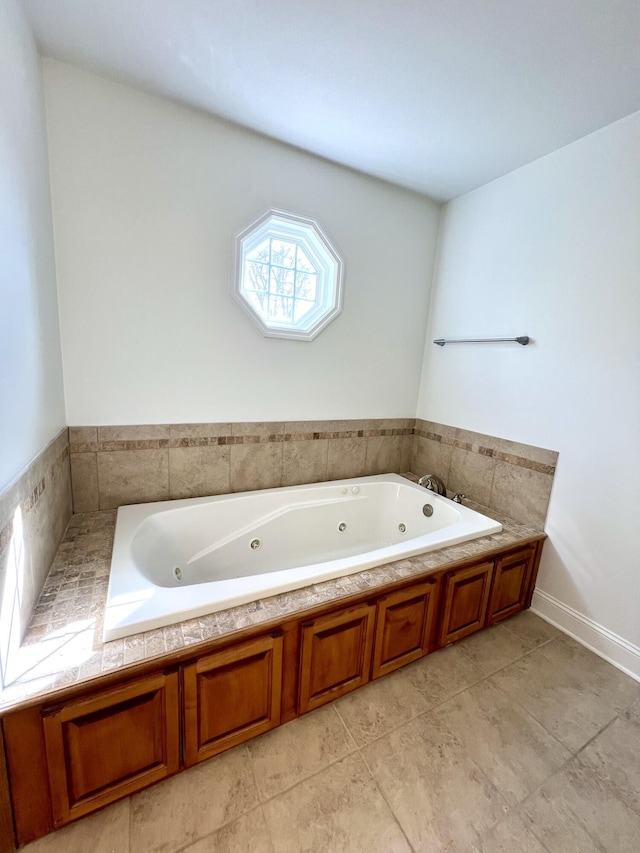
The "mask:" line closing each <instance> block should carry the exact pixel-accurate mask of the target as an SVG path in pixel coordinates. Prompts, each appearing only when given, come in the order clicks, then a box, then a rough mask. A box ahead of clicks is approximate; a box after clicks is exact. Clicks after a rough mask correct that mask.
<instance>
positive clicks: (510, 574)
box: [489, 548, 535, 625]
mask: <svg viewBox="0 0 640 853" xmlns="http://www.w3.org/2000/svg"><path fill="white" fill-rule="evenodd" d="M534 556H535V548H524V549H523V550H522V551H518V552H516V553H515V554H510V555H509V556H507V557H502V558H501V559H499V560H496V568H495V571H494V575H493V585H492V588H491V598H490V600H489V624H490V625H492V624H493V623H494V622H499V621H500V620H501V619H506V618H507V616H512V615H513V614H514V613H517V612H518V611H519V610H524V608H525V607H526V605H527V595H528V593H529V584H530V582H531V573H532V571H533V562H534Z"/></svg>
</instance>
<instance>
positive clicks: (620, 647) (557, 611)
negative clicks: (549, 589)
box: [531, 589, 640, 681]
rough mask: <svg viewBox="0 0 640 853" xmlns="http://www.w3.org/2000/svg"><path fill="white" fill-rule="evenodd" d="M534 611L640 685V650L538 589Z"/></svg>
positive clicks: (533, 602) (534, 601)
mask: <svg viewBox="0 0 640 853" xmlns="http://www.w3.org/2000/svg"><path fill="white" fill-rule="evenodd" d="M531 610H532V611H533V612H534V613H535V614H536V615H538V616H540V617H541V618H542V619H544V620H545V621H546V622H550V623H551V624H552V625H555V627H556V628H559V629H560V630H561V631H563V632H564V633H565V634H568V635H569V636H570V637H573V639H574V640H577V641H578V642H579V643H581V644H582V645H583V646H586V647H587V648H588V649H590V650H591V651H592V652H595V653H596V654H597V655H599V656H600V657H601V658H604V659H605V660H606V661H608V662H609V663H611V664H613V666H615V667H617V668H618V669H621V670H622V671H623V672H625V673H626V674H627V675H630V676H631V678H634V679H635V680H636V681H640V648H638V646H634V645H633V643H630V642H628V640H625V639H623V638H622V637H619V636H618V635H617V634H614V633H613V631H609V629H608V628H604V627H603V626H602V625H599V624H598V623H597V622H594V621H593V619H589V617H588V616H583V615H582V613H578V611H577V610H574V609H573V607H569V606H568V605H566V604H563V603H562V602H561V601H559V600H558V599H557V598H554V596H552V595H549V594H548V593H546V592H543V591H542V590H541V589H536V590H535V592H534V593H533V601H532V603H531Z"/></svg>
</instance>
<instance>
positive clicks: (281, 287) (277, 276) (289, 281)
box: [270, 267, 296, 296]
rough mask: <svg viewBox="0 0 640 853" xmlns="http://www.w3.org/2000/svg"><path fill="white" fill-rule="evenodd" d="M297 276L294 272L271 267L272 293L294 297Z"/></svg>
mask: <svg viewBox="0 0 640 853" xmlns="http://www.w3.org/2000/svg"><path fill="white" fill-rule="evenodd" d="M295 280H296V274H295V272H294V271H293V270H287V269H283V268H282V267H271V288H270V289H271V293H275V294H277V295H278V296H293V289H294V284H295Z"/></svg>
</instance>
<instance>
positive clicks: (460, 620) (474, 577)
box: [440, 563, 493, 646]
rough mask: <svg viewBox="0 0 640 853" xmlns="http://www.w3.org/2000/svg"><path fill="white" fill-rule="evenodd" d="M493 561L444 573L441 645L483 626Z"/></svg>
mask: <svg viewBox="0 0 640 853" xmlns="http://www.w3.org/2000/svg"><path fill="white" fill-rule="evenodd" d="M492 574H493V563H481V564H480V565H479V566H470V567H469V568H466V569H457V570H456V571H453V572H451V573H449V574H447V575H445V581H444V584H445V586H444V593H443V603H442V622H441V625H440V645H441V646H446V645H447V644H448V643H453V642H454V641H455V640H460V639H462V637H466V636H467V635H469V634H473V633H474V632H475V631H479V630H480V629H481V628H483V627H484V625H485V621H486V616H487V604H488V602H489V590H490V587H491V576H492Z"/></svg>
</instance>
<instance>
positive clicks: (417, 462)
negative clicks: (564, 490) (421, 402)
mask: <svg viewBox="0 0 640 853" xmlns="http://www.w3.org/2000/svg"><path fill="white" fill-rule="evenodd" d="M557 461H558V454H557V453H556V452H555V451H553V450H545V449H543V448H541V447H533V446H531V445H528V444H518V443H516V442H513V441H507V440H506V439H502V438H496V437H495V436H489V435H482V434H481V433H477V432H470V431H469V430H464V429H457V428H456V427H451V426H445V425H444V424H437V423H433V422H431V421H423V420H420V419H418V420H416V422H415V429H414V437H413V455H412V459H411V470H412V471H413V472H414V473H415V474H418V475H419V476H421V475H422V474H427V473H430V474H437V476H438V477H440V478H441V479H443V480H444V482H445V483H446V485H447V489H448V491H450V492H454V493H455V492H463V493H464V494H465V495H466V496H467V497H468V498H471V499H472V500H475V501H477V502H478V503H481V504H484V505H485V506H488V507H491V508H492V509H495V510H496V511H497V512H499V513H504V514H505V515H508V516H510V517H511V518H514V519H516V520H517V521H521V522H523V523H524V524H530V525H533V526H536V527H540V528H542V527H543V526H544V521H545V518H546V515H547V507H548V505H549V498H550V496H551V487H552V484H553V477H554V474H555V470H556V464H557Z"/></svg>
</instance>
